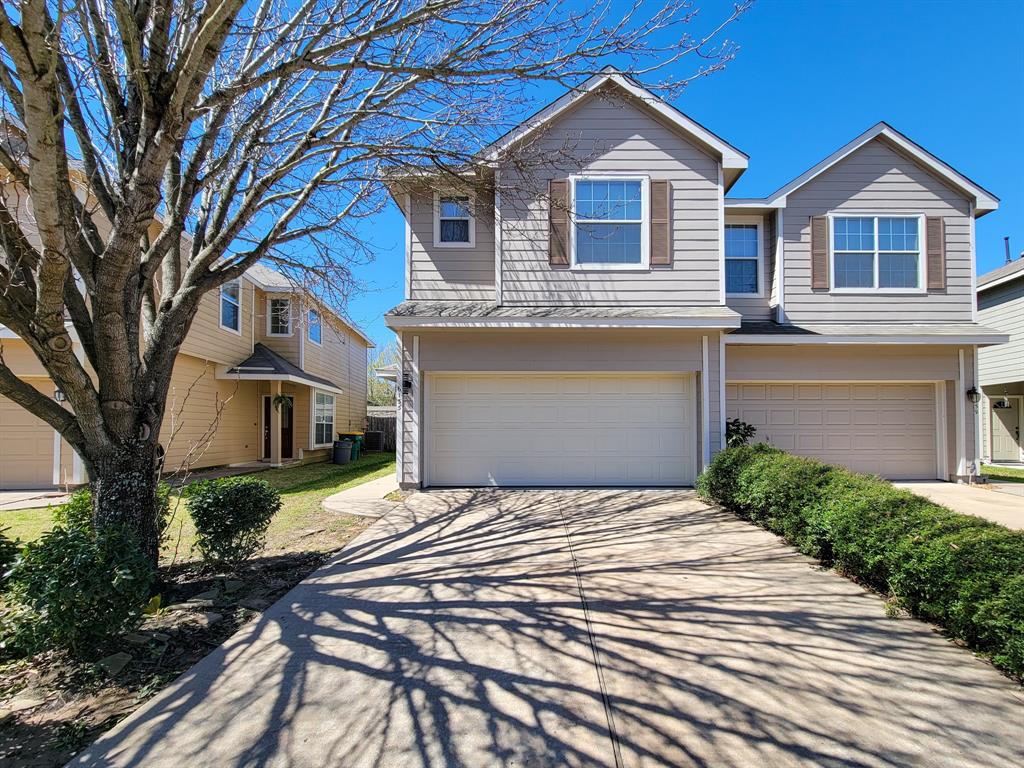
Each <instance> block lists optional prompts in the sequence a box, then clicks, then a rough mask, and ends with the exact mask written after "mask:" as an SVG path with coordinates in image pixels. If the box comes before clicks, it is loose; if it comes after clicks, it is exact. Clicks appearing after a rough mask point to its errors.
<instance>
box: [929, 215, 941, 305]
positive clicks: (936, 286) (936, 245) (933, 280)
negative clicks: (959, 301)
mask: <svg viewBox="0 0 1024 768" xmlns="http://www.w3.org/2000/svg"><path fill="white" fill-rule="evenodd" d="M925 237H926V239H927V245H928V290H929V291H944V290H946V220H945V219H943V218H942V217H941V216H929V217H928V219H927V220H926V222H925Z"/></svg>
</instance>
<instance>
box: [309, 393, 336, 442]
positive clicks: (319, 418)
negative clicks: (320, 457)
mask: <svg viewBox="0 0 1024 768" xmlns="http://www.w3.org/2000/svg"><path fill="white" fill-rule="evenodd" d="M333 439H334V395H329V394H327V393H326V392H317V393H316V396H315V400H314V403H313V441H314V444H315V445H329V444H330V443H331V441H332V440H333Z"/></svg>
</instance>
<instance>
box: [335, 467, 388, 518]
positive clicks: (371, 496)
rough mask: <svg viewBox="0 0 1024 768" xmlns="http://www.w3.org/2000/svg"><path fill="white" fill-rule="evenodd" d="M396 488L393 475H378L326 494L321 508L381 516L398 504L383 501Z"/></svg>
mask: <svg viewBox="0 0 1024 768" xmlns="http://www.w3.org/2000/svg"><path fill="white" fill-rule="evenodd" d="M397 490H398V480H396V479H395V477H394V475H389V476H388V477H379V478H377V479H376V480H371V481H370V482H368V483H363V484H362V485H357V486H355V487H354V488H346V489H345V490H344V491H339V492H338V493H336V494H334V495H333V496H328V497H327V498H326V499H324V500H323V508H324V509H325V510H327V511H328V512H337V513H338V514H341V515H359V516H360V517H383V516H384V515H386V514H387V513H388V512H390V511H391V510H393V509H394V508H395V507H396V506H398V504H397V502H393V501H385V500H384V497H385V496H387V495H388V494H389V493H393V492H394V491H397Z"/></svg>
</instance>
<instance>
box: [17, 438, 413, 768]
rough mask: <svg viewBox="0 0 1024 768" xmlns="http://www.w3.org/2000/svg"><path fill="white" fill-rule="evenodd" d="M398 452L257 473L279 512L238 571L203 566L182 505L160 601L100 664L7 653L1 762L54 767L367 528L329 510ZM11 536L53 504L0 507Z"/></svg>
mask: <svg viewBox="0 0 1024 768" xmlns="http://www.w3.org/2000/svg"><path fill="white" fill-rule="evenodd" d="M394 471H395V461H394V454H369V455H366V456H364V457H362V458H361V459H360V460H359V461H357V462H353V463H351V464H344V465H334V464H327V463H318V464H306V465H303V466H297V467H287V468H284V469H275V470H267V471H264V472H260V473H258V474H257V476H258V477H260V478H262V479H264V480H266V481H267V482H268V483H270V484H271V485H272V486H274V487H275V488H276V489H277V490H279V491H280V493H281V501H282V507H281V511H280V512H279V513H278V514H277V516H276V517H275V518H274V520H273V522H272V523H271V525H270V529H269V530H268V532H267V543H266V547H265V548H264V550H263V552H262V554H261V555H260V556H258V557H256V558H254V559H253V560H250V561H249V562H247V563H246V564H245V565H243V566H242V567H240V568H239V569H238V570H237V571H234V572H230V573H229V572H225V573H220V572H211V571H209V570H204V569H203V568H202V567H201V564H200V563H199V562H198V561H197V560H196V558H195V556H194V555H193V554H192V552H191V549H192V542H193V541H194V537H195V528H194V526H193V525H192V521H191V519H190V518H189V516H188V514H187V512H186V511H185V505H184V504H178V506H177V508H176V509H175V512H174V517H173V518H172V522H171V526H170V529H169V535H168V540H167V542H166V544H165V546H164V550H163V554H162V557H161V563H160V573H159V582H158V584H157V585H156V587H155V590H156V591H157V592H158V594H159V608H158V609H157V610H155V611H151V612H150V613H149V615H147V616H146V617H145V619H144V620H143V622H142V625H141V627H139V629H138V630H137V631H136V632H134V633H131V634H129V635H125V636H124V637H122V638H120V639H119V640H117V641H115V642H113V643H111V644H110V646H109V647H105V648H102V649H97V655H96V656H97V659H99V660H98V661H80V660H77V659H73V658H70V657H68V656H67V655H65V654H63V653H60V652H48V653H41V654H38V655H36V656H33V657H29V658H14V659H10V658H7V659H3V654H2V649H0V765H3V766H4V768H30V767H31V768H50V767H51V766H52V767H53V768H56V767H57V766H61V765H64V764H65V763H67V761H68V760H69V759H70V758H71V757H72V756H73V755H74V754H75V753H76V752H78V751H79V750H81V749H82V748H83V747H85V746H86V745H88V744H90V743H92V742H93V741H95V740H96V738H97V737H99V736H100V734H102V733H103V732H104V731H106V730H108V729H109V728H111V727H112V726H113V725H115V724H116V723H117V722H118V721H120V720H121V719H123V718H124V717H126V716H127V715H129V714H130V713H131V712H132V711H134V710H135V709H136V708H137V707H139V706H140V705H141V704H142V703H143V702H144V701H146V699H148V698H150V697H151V696H153V695H154V694H156V693H158V692H159V691H160V690H161V689H162V688H164V687H166V686H167V685H168V684H170V683H171V682H172V681H174V679H175V678H177V677H178V676H179V675H180V674H182V673H183V672H185V671H186V670H187V669H188V668H189V667H191V666H192V665H193V664H195V663H196V662H197V661H199V659H201V658H202V657H203V656H205V655H207V654H208V653H209V652H210V651H211V650H213V649H214V648H216V647H217V646H218V645H220V644H221V643H223V642H224V641H225V640H227V639H228V638H229V637H230V636H231V635H233V634H234V633H235V632H236V631H237V630H238V629H239V628H241V627H242V626H243V625H245V624H246V623H248V622H250V621H252V620H254V619H255V618H257V617H258V616H259V615H260V613H261V612H262V611H263V610H264V609H265V608H266V607H268V606H269V605H270V604H271V603H273V602H274V601H276V600H277V599H278V598H279V597H281V596H282V595H284V593H285V592H287V591H288V590H289V589H291V588H292V587H293V586H294V585H295V584H297V583H298V582H299V581H301V580H302V579H304V578H305V577H306V576H307V575H308V574H309V573H310V572H312V571H313V570H315V569H316V568H317V567H319V566H320V565H321V564H322V563H323V562H324V561H325V560H326V559H327V558H328V557H329V556H330V554H331V553H332V552H335V551H337V550H339V549H341V548H342V547H343V546H344V545H345V544H346V543H347V542H348V541H350V540H351V539H352V538H353V537H355V536H356V535H357V534H358V533H360V532H361V531H362V530H364V529H365V528H366V527H367V525H368V524H369V523H370V522H371V521H370V520H368V519H366V518H359V517H354V516H352V515H339V514H334V513H328V512H324V511H323V510H322V509H321V507H320V502H321V501H323V499H325V498H326V497H327V496H330V495H331V494H333V493H337V492H338V491H340V490H344V489H345V488H350V487H352V486H354V485H359V484H360V483H364V482H367V481H369V480H374V479H377V478H379V477H384V476H386V475H389V474H393V473H394ZM0 524H5V525H8V526H10V528H11V530H10V531H9V532H8V535H9V536H12V537H14V536H19V537H20V538H21V539H22V541H26V540H30V539H34V538H38V537H39V536H40V535H42V533H43V532H45V531H47V530H49V529H50V527H51V525H52V513H51V512H50V510H48V509H26V510H14V511H9V512H2V513H0Z"/></svg>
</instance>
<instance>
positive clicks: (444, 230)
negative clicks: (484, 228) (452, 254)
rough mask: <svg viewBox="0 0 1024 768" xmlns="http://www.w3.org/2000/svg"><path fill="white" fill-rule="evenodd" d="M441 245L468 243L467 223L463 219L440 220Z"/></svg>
mask: <svg viewBox="0 0 1024 768" xmlns="http://www.w3.org/2000/svg"><path fill="white" fill-rule="evenodd" d="M441 242H442V243H468V242H469V222H468V221H467V220H465V219H441Z"/></svg>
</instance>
